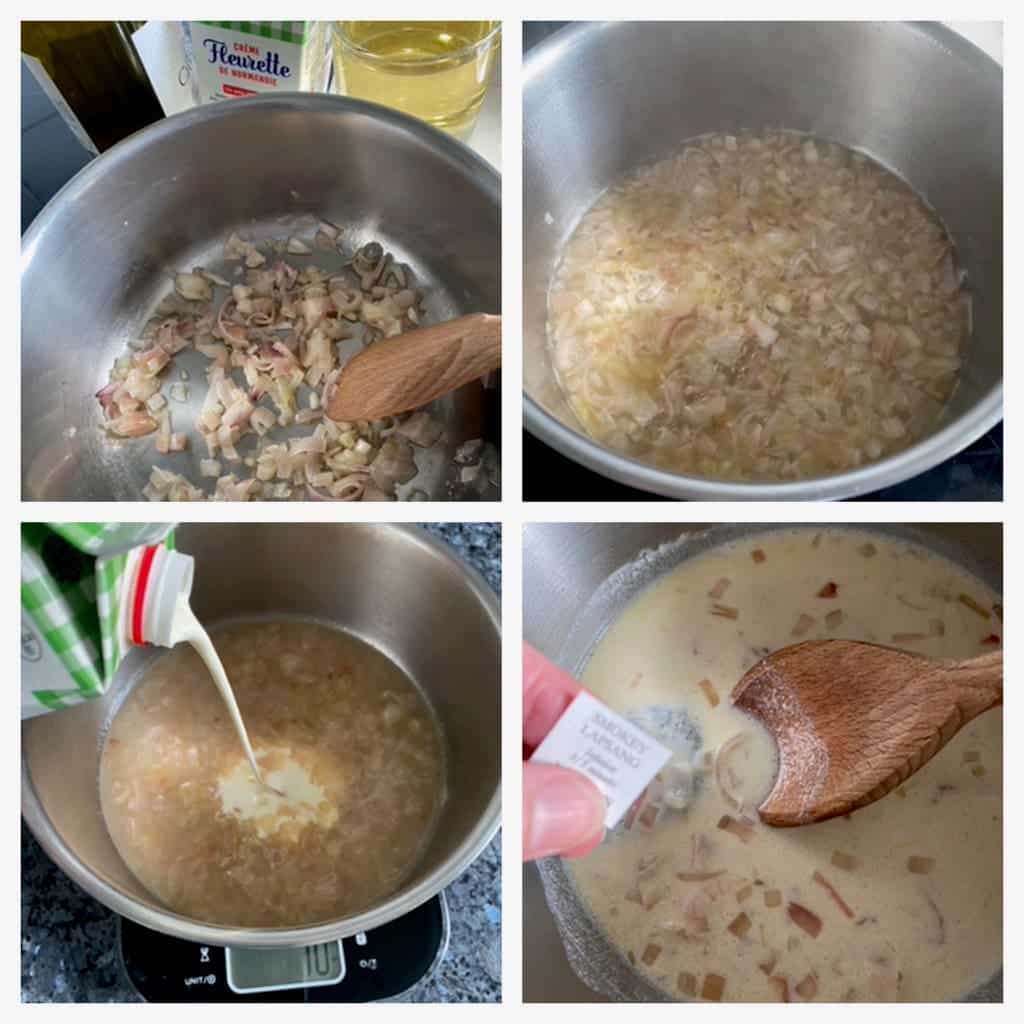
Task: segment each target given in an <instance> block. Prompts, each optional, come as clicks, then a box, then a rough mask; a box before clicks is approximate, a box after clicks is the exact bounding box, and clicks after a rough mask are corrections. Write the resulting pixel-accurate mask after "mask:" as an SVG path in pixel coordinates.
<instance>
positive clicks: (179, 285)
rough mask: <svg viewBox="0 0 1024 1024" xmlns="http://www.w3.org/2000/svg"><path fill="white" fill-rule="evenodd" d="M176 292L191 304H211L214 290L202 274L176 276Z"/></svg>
mask: <svg viewBox="0 0 1024 1024" xmlns="http://www.w3.org/2000/svg"><path fill="white" fill-rule="evenodd" d="M174 290H175V291H176V292H177V293H178V294H179V295H180V296H181V297H182V298H183V299H188V300H189V301H190V302H209V301H210V299H212V298H213V288H211V287H210V282H209V281H207V280H206V278H205V277H203V275H202V274H176V275H175V277H174Z"/></svg>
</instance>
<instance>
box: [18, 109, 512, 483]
mask: <svg viewBox="0 0 1024 1024" xmlns="http://www.w3.org/2000/svg"><path fill="white" fill-rule="evenodd" d="M312 217H315V218H323V219H326V220H329V221H331V222H332V223H334V224H337V225H338V226H340V227H341V228H342V235H341V236H340V238H341V241H342V244H343V247H344V249H345V251H346V252H348V253H351V252H352V251H354V250H355V249H356V248H358V247H359V246H360V245H363V244H364V243H366V242H369V241H379V242H380V243H381V244H382V245H383V246H384V248H385V249H386V250H387V251H389V252H391V253H393V254H394V258H395V259H396V260H397V261H399V262H401V263H404V264H406V265H408V266H409V267H411V268H412V270H413V272H414V275H415V281H414V282H413V283H414V284H415V286H416V287H419V288H422V289H423V291H424V293H425V299H424V309H425V311H426V313H427V316H428V318H429V320H428V322H430V323H437V322H440V321H442V320H450V319H454V318H455V317H458V316H461V315H463V314H468V313H478V312H479V313H500V312H501V227H500V225H501V186H500V181H499V178H498V175H497V173H496V172H495V171H494V169H493V168H491V167H490V165H488V164H486V163H485V162H484V161H483V160H481V159H480V158H479V157H477V156H476V155H475V154H474V153H473V152H472V151H471V150H469V149H468V148H466V147H465V146H463V145H462V144H461V143H459V142H457V141H456V140H455V139H453V138H452V137H451V136H449V135H447V134H445V133H444V132H440V131H437V130H435V129H433V128H431V127H430V126H428V125H426V124H424V123H423V122H420V121H417V120H415V119H413V118H411V117H407V116H406V115H404V114H400V113H398V112H396V111H392V110H388V109H386V108H384V107H379V106H377V105H375V104H372V103H363V102H361V101H358V100H351V99H343V98H341V97H338V96H322V95H315V94H312V93H294V94H290V95H283V96H271V97H265V96H263V97H255V98H252V99H244V100H231V101H230V102H223V103H216V104H212V105H210V106H206V107H199V108H196V109H194V110H189V111H187V112H185V113H183V114H178V115H176V116H174V117H170V118H167V119H166V120H164V121H161V122H159V123H157V124H155V125H152V126H151V127H149V128H147V129H145V130H144V131H141V132H139V133H137V134H136V135H133V136H131V137H130V138H128V139H126V140H125V141H124V142H122V143H120V144H119V145H117V146H115V147H114V148H113V149H111V150H109V151H108V152H106V153H104V154H103V155H102V156H101V157H99V158H98V159H96V160H94V161H93V162H92V163H90V164H89V165H88V166H87V167H85V168H84V169H83V170H82V171H81V172H80V173H79V174H78V175H77V176H76V177H75V178H73V179H72V180H71V181H70V182H69V183H68V184H67V185H66V186H65V187H64V188H63V189H62V190H61V191H60V192H59V193H58V194H57V195H56V196H55V197H54V198H53V199H52V200H51V201H50V203H49V204H47V206H46V208H45V209H44V210H43V212H42V213H41V214H40V215H39V216H38V217H37V218H36V220H35V222H34V223H33V224H32V227H31V228H30V229H29V231H28V232H27V234H26V235H25V238H24V242H23V248H22V273H21V301H22V309H21V315H22V493H23V496H24V497H25V498H26V499H32V500H50V501H52V500H59V501H66V500H75V499H81V500H110V499H115V500H141V497H142V488H143V487H144V486H145V484H146V481H147V480H148V478H149V474H150V470H151V468H152V466H153V465H154V464H158V465H161V466H163V467H164V468H166V469H170V470H173V471H175V472H179V473H184V474H185V475H187V476H189V477H190V479H191V480H192V482H193V483H196V484H198V483H200V477H199V460H200V457H202V456H205V451H206V447H205V445H204V444H203V441H202V438H201V437H200V435H199V434H198V433H197V432H192V437H191V444H190V450H189V451H188V452H183V453H175V454H171V455H166V456H159V455H157V453H156V450H155V447H154V443H153V437H152V436H149V437H144V438H141V439H139V440H136V441H123V442H111V441H110V440H108V439H107V438H106V437H105V436H104V434H103V432H102V431H101V429H100V424H101V416H100V407H99V403H98V402H97V401H96V399H95V398H94V395H95V393H96V391H97V390H98V389H99V388H100V387H101V386H103V385H104V384H106V382H107V377H108V373H109V370H110V368H111V366H112V365H113V362H114V359H115V358H116V357H117V356H118V355H121V354H123V353H124V352H125V351H126V349H125V345H126V342H127V341H129V340H130V339H133V338H135V337H137V336H138V332H139V330H140V329H141V327H142V326H143V324H145V322H146V320H147V319H148V318H149V317H150V316H151V315H152V311H153V310H154V308H155V307H156V305H157V303H158V302H159V301H160V300H161V299H162V298H164V296H166V295H167V294H168V292H169V291H171V290H172V286H173V276H172V275H173V272H174V271H175V270H182V269H185V270H191V269H192V268H193V267H196V266H204V267H206V268H208V269H210V270H213V271H215V272H217V273H220V274H222V275H223V276H225V277H226V279H227V280H229V281H235V280H236V279H235V278H234V277H233V276H232V274H233V271H234V269H235V268H236V267H237V266H238V263H237V262H236V263H233V264H231V263H224V261H223V255H222V253H223V246H224V241H225V240H226V239H227V237H228V236H229V235H230V234H231V232H233V231H238V232H240V233H241V234H242V235H243V236H244V237H246V238H251V239H253V240H255V241H260V240H262V239H265V238H275V239H277V238H284V237H287V236H288V235H289V234H291V232H292V230H293V229H295V230H300V229H303V228H304V230H302V235H303V236H305V237H311V236H312V228H311V224H310V218H312ZM302 218H305V220H302ZM288 259H289V261H290V262H292V263H293V264H294V265H296V266H299V267H301V266H305V265H307V264H309V263H315V264H316V265H317V266H319V267H320V268H321V269H325V270H330V271H332V272H337V271H340V269H341V258H340V257H333V262H332V257H331V255H330V254H329V253H324V252H320V251H314V252H313V253H312V254H311V255H309V256H301V255H300V256H289V257H288ZM207 365H208V361H207V360H206V359H205V358H203V357H202V356H200V355H199V354H198V353H195V352H192V351H190V350H187V351H184V352H182V353H181V354H179V356H178V357H177V358H176V360H175V366H176V367H181V368H184V369H185V370H187V371H189V373H190V379H191V383H190V385H189V389H190V395H189V400H188V402H187V403H185V404H181V403H178V402H172V403H171V410H172V415H173V424H174V429H175V430H176V431H182V432H184V431H185V430H186V429H188V430H191V428H192V424H193V423H194V422H195V419H196V416H197V414H198V411H199V407H200V406H201V404H202V401H203V398H204V396H205V394H206V378H205V375H204V370H205V367H206V366H207ZM496 394H497V393H496V392H492V391H488V392H485V389H484V388H483V387H481V386H480V385H479V384H474V385H469V386H466V387H463V388H461V389H460V390H459V391H458V392H456V393H454V394H450V395H448V396H446V397H444V398H442V399H439V400H438V401H436V402H434V403H432V405H431V406H430V410H431V412H432V413H433V414H434V415H435V416H436V417H438V418H440V419H441V420H442V421H443V423H444V426H445V442H444V444H442V445H437V446H435V447H434V448H431V449H429V450H427V451H423V452H420V453H419V455H418V457H417V458H418V464H419V467H420V472H419V475H418V476H417V477H416V478H415V479H414V480H412V481H410V482H409V483H408V484H406V485H403V486H402V487H401V488H399V494H400V495H402V494H408V493H410V492H412V491H414V490H420V491H423V492H425V493H426V494H427V495H428V497H431V498H438V499H450V498H474V497H483V498H489V499H493V498H495V497H496V496H497V489H496V487H494V486H490V487H486V488H484V489H483V490H481V489H480V487H481V485H482V484H483V482H484V481H483V480H482V476H483V474H481V477H478V478H477V480H476V481H475V483H474V485H473V487H472V488H470V487H463V486H461V484H460V470H461V467H460V466H458V465H456V464H455V463H454V461H453V455H454V453H455V450H456V448H457V447H458V446H459V445H460V444H461V443H463V442H464V441H467V440H472V439H475V438H483V439H484V440H485V441H492V442H493V441H495V440H496V437H495V436H494V434H495V431H496V426H495V424H496V422H497V420H498V418H499V417H497V416H492V415H490V414H489V413H490V409H489V407H490V406H491V405H496V404H497V397H496ZM310 430H311V428H309V427H306V428H304V430H302V431H300V432H304V433H307V434H308V433H309V432H310ZM278 433H279V432H278ZM275 436H277V433H275ZM243 454H245V451H244V449H243Z"/></svg>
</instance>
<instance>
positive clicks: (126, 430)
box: [104, 412, 157, 437]
mask: <svg viewBox="0 0 1024 1024" xmlns="http://www.w3.org/2000/svg"><path fill="white" fill-rule="evenodd" d="M104 427H105V428H106V430H107V431H108V432H109V433H111V434H113V435H114V436H115V437H142V436H143V435H144V434H152V433H153V431H154V430H156V428H157V422H156V420H155V419H153V417H152V416H149V415H148V414H147V413H144V412H127V413H124V414H123V415H121V416H118V417H116V418H115V419H112V420H109V421H108V422H107V423H105V424H104Z"/></svg>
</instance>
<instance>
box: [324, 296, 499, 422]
mask: <svg viewBox="0 0 1024 1024" xmlns="http://www.w3.org/2000/svg"><path fill="white" fill-rule="evenodd" d="M500 365H501V317H500V316H490V315H488V314H486V313H474V314H473V315H472V316H464V317H461V318H460V319H458V320H450V321H448V322H447V323H443V324H436V325H435V326H433V327H423V328H420V329H419V330H416V331H410V332H409V333H408V334H401V335H399V336H398V337H397V338H389V339H387V340H386V341H379V342H377V343H376V344H375V345H371V346H370V347H369V348H367V349H364V350H363V351H362V352H360V353H359V354H358V355H357V356H355V357H354V358H353V359H351V360H349V362H348V363H346V365H345V367H344V369H343V370H342V371H341V374H340V375H339V377H338V380H337V383H336V384H335V386H334V389H333V390H332V392H331V393H330V395H329V396H328V398H327V416H328V417H329V418H330V419H332V420H340V421H345V422H353V421H355V420H379V419H381V418H382V417H384V416H394V415H397V414H398V413H400V412H408V411H409V410H410V409H417V408H419V407H420V406H422V405H426V404H427V403H428V402H432V401H433V400H434V399H435V398H440V397H441V395H445V394H447V393H448V392H449V391H454V390H455V389H456V388H458V387H461V386H462V385H463V384H468V383H469V382H470V381H471V380H476V378H478V377H483V376H484V375H485V374H487V373H490V372H491V371H492V370H496V369H497V368H498V367H499V366H500Z"/></svg>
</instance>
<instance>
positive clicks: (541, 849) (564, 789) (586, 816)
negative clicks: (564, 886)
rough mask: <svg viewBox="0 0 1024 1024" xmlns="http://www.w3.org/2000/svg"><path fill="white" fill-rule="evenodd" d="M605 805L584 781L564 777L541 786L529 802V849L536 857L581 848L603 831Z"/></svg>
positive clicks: (567, 776)
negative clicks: (531, 819) (530, 815)
mask: <svg viewBox="0 0 1024 1024" xmlns="http://www.w3.org/2000/svg"><path fill="white" fill-rule="evenodd" d="M606 810H607V804H606V802H605V799H604V797H603V796H602V795H601V793H600V791H599V790H598V789H597V787H596V786H595V785H594V784H593V783H592V782H591V781H590V780H589V779H587V778H585V777H583V776H576V775H575V774H570V773H568V772H567V773H566V774H565V775H555V776H553V777H552V778H550V779H548V780H547V781H545V782H544V784H543V785H542V786H541V788H540V789H539V790H538V791H537V793H536V794H535V797H534V802H533V821H532V823H531V825H532V832H533V835H532V837H531V838H532V842H531V846H532V847H533V849H534V850H535V851H537V855H538V856H550V855H551V854H554V853H562V852H564V851H565V850H571V849H573V847H577V846H581V845H583V844H584V843H586V842H587V840H589V839H592V838H593V837H594V836H595V835H596V834H597V833H598V832H599V831H603V830H604V815H605V811H606Z"/></svg>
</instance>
